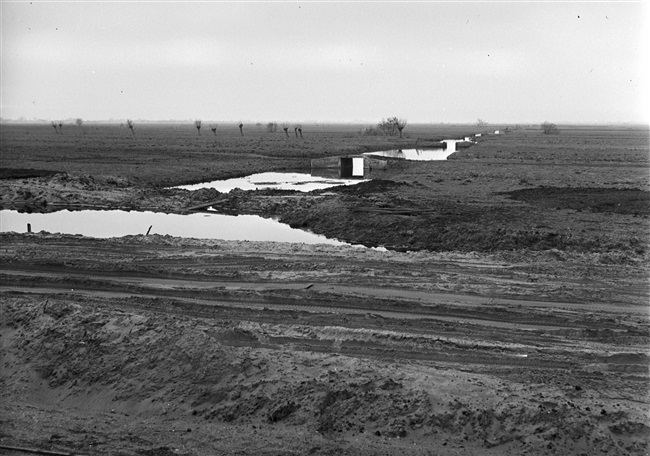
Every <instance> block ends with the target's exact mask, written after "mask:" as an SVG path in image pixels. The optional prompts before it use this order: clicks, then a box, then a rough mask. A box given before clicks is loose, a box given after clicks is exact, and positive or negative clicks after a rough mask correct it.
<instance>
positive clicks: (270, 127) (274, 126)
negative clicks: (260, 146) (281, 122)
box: [266, 122, 278, 133]
mask: <svg viewBox="0 0 650 456" xmlns="http://www.w3.org/2000/svg"><path fill="white" fill-rule="evenodd" d="M266 131H267V132H269V133H275V132H276V131H278V123H277V122H269V123H267V124H266Z"/></svg>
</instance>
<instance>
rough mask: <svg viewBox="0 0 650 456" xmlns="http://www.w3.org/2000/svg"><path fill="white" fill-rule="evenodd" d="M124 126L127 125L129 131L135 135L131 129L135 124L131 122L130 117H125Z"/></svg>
mask: <svg viewBox="0 0 650 456" xmlns="http://www.w3.org/2000/svg"><path fill="white" fill-rule="evenodd" d="M126 126H127V127H129V129H130V130H131V133H133V134H134V135H135V130H134V129H133V127H135V125H134V124H133V121H132V120H131V119H126Z"/></svg>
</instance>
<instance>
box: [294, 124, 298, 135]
mask: <svg viewBox="0 0 650 456" xmlns="http://www.w3.org/2000/svg"><path fill="white" fill-rule="evenodd" d="M293 133H294V134H295V135H296V138H297V137H298V125H296V126H294V127H293Z"/></svg>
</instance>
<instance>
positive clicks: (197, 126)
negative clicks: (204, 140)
mask: <svg viewBox="0 0 650 456" xmlns="http://www.w3.org/2000/svg"><path fill="white" fill-rule="evenodd" d="M201 124H202V122H201V121H200V120H195V121H194V126H195V127H196V131H197V132H198V133H199V136H201Z"/></svg>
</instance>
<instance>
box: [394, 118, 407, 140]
mask: <svg viewBox="0 0 650 456" xmlns="http://www.w3.org/2000/svg"><path fill="white" fill-rule="evenodd" d="M406 124H407V122H406V119H402V118H400V119H397V122H396V123H395V125H396V126H397V129H398V130H399V137H400V138H401V137H402V130H404V127H406Z"/></svg>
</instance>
